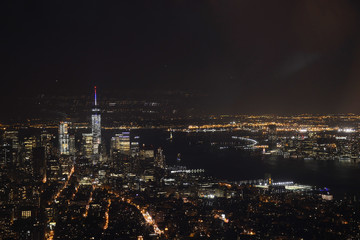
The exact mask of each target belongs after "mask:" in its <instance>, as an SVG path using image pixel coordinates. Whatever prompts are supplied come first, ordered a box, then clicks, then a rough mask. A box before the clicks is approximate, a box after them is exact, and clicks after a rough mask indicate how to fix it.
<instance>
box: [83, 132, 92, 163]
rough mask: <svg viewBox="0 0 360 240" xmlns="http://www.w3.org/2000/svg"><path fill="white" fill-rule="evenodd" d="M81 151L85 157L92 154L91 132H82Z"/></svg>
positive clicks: (89, 156)
mask: <svg viewBox="0 0 360 240" xmlns="http://www.w3.org/2000/svg"><path fill="white" fill-rule="evenodd" d="M82 153H83V155H84V156H85V157H87V158H91V157H92V155H93V135H92V133H83V134H82Z"/></svg>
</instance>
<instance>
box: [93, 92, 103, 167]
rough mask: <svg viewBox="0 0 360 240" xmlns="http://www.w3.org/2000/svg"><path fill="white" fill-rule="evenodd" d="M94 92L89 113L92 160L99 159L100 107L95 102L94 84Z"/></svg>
mask: <svg viewBox="0 0 360 240" xmlns="http://www.w3.org/2000/svg"><path fill="white" fill-rule="evenodd" d="M94 92H95V101H94V107H93V108H92V115H91V130H92V137H93V147H92V148H93V149H92V150H93V158H94V160H95V161H96V160H99V158H100V156H99V153H100V150H99V147H100V145H101V115H100V108H99V106H98V103H97V96H96V86H95V88H94Z"/></svg>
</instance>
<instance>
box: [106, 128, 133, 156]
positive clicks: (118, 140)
mask: <svg viewBox="0 0 360 240" xmlns="http://www.w3.org/2000/svg"><path fill="white" fill-rule="evenodd" d="M111 142H112V143H111V148H112V150H113V151H114V150H116V151H118V152H119V153H120V154H123V155H127V156H129V155H130V154H131V150H130V132H122V133H120V134H115V137H113V138H111Z"/></svg>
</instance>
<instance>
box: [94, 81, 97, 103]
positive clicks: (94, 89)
mask: <svg viewBox="0 0 360 240" xmlns="http://www.w3.org/2000/svg"><path fill="white" fill-rule="evenodd" d="M94 91H95V106H97V98H96V86H95V87H94Z"/></svg>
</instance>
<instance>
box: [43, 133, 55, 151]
mask: <svg viewBox="0 0 360 240" xmlns="http://www.w3.org/2000/svg"><path fill="white" fill-rule="evenodd" d="M40 146H41V147H44V148H45V157H48V156H51V154H52V151H53V149H54V148H53V135H52V134H49V133H47V132H42V133H41V135H40Z"/></svg>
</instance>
